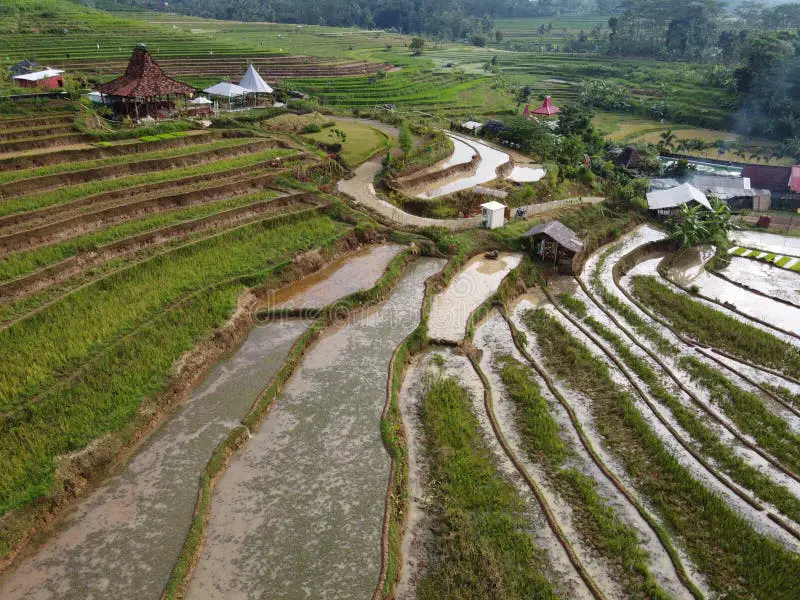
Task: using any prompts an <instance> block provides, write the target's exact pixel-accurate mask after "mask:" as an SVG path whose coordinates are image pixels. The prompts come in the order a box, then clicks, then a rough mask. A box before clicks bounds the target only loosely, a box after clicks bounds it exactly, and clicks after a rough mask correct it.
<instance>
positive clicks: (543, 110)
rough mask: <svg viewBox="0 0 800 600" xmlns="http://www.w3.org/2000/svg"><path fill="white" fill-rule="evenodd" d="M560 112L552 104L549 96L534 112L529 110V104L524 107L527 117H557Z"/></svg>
mask: <svg viewBox="0 0 800 600" xmlns="http://www.w3.org/2000/svg"><path fill="white" fill-rule="evenodd" d="M560 112H561V109H560V108H559V107H557V106H555V105H554V104H553V99H552V98H551V97H550V96H547V97H546V98H545V99H544V104H542V105H541V106H540V107H539V108H537V109H536V110H531V107H530V105H529V104H526V105H525V116H526V117H529V116H531V115H557V114H558V113H560Z"/></svg>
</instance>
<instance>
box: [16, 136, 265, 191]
mask: <svg viewBox="0 0 800 600" xmlns="http://www.w3.org/2000/svg"><path fill="white" fill-rule="evenodd" d="M254 141H257V140H256V139H253V138H230V139H222V140H216V141H213V142H208V143H202V144H190V145H187V146H181V147H178V148H170V149H168V150H158V151H153V152H141V153H132V154H130V155H125V156H112V157H109V158H99V159H95V160H87V161H80V162H78V161H75V162H61V163H56V164H53V165H48V166H45V167H34V168H30V169H19V170H17V171H5V172H2V173H0V184H3V183H11V182H14V181H19V180H20V179H28V178H30V177H42V176H45V175H57V174H61V173H71V172H74V171H82V170H84V169H91V168H94V167H108V166H113V165H119V164H124V163H128V162H131V161H132V160H136V161H142V160H149V159H155V158H174V157H177V156H190V155H192V154H195V153H197V152H203V151H206V150H218V149H221V148H231V147H234V146H243V145H245V144H248V143H251V142H254Z"/></svg>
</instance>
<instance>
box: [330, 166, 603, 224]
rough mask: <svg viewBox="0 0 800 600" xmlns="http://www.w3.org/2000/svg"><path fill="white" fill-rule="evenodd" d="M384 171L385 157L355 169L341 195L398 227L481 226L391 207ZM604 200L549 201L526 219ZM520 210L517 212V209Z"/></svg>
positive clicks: (533, 208)
mask: <svg viewBox="0 0 800 600" xmlns="http://www.w3.org/2000/svg"><path fill="white" fill-rule="evenodd" d="M380 170H381V158H380V157H375V158H373V159H372V160H368V161H367V162H365V163H364V164H362V165H361V166H360V167H358V168H357V169H356V170H355V175H354V176H353V177H352V178H351V179H342V180H341V181H339V184H338V185H337V189H338V190H339V192H341V193H343V194H346V195H348V196H349V197H350V198H352V199H353V200H354V201H355V202H356V203H357V204H360V205H362V206H365V207H367V208H369V209H371V210H373V211H375V212H377V213H378V214H380V215H381V216H383V217H384V218H386V219H389V220H391V221H393V222H394V223H397V224H398V225H406V226H412V227H434V226H435V227H446V228H448V229H452V230H453V231H461V230H464V229H473V228H475V227H480V225H481V222H482V220H483V219H482V218H481V217H480V216H477V217H467V218H465V219H429V218H427V217H419V216H417V215H412V214H410V213H407V212H404V211H402V210H400V209H399V208H397V207H396V206H394V205H393V204H390V203H389V202H387V201H386V200H383V199H382V198H380V197H378V194H377V193H376V192H375V186H374V185H373V181H375V176H376V175H377V174H378V173H379V172H380ZM603 200H604V198H600V197H596V196H586V197H581V198H566V199H564V200H554V201H553V202H545V203H543V204H531V205H528V206H524V207H522V208H524V209H525V212H526V216H530V215H534V214H539V213H543V212H547V211H549V210H554V209H556V208H562V207H564V206H570V205H575V204H597V203H599V202H603ZM513 210H516V209H513Z"/></svg>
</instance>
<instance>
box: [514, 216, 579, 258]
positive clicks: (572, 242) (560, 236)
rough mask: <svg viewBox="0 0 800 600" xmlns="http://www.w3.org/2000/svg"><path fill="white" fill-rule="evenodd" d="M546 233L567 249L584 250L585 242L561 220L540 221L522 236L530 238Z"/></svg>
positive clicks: (576, 251)
mask: <svg viewBox="0 0 800 600" xmlns="http://www.w3.org/2000/svg"><path fill="white" fill-rule="evenodd" d="M539 234H544V235H546V236H547V237H549V238H551V239H554V240H555V241H556V242H558V243H559V244H560V245H562V246H564V248H566V249H567V250H571V251H572V252H575V253H578V252H582V251H583V242H582V241H581V239H580V238H579V237H578V236H577V234H576V233H575V232H574V231H572V229H570V228H569V227H567V226H566V225H564V224H563V223H562V222H561V221H548V222H547V223H540V224H539V225H536V226H535V227H532V228H531V229H529V230H528V231H527V232H525V233H524V234H523V235H522V237H523V238H530V237H533V236H535V235H539Z"/></svg>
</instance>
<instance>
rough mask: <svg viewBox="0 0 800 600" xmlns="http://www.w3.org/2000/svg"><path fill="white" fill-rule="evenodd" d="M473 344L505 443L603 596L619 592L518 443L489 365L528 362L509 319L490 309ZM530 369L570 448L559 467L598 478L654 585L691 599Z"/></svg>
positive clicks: (660, 548) (639, 520)
mask: <svg viewBox="0 0 800 600" xmlns="http://www.w3.org/2000/svg"><path fill="white" fill-rule="evenodd" d="M475 344H476V346H477V347H478V348H480V349H481V350H483V351H484V355H483V358H482V360H481V366H482V368H483V370H484V372H485V373H486V374H487V376H488V377H489V380H490V382H491V384H492V389H493V395H494V401H495V412H496V414H497V418H498V421H499V422H500V425H501V427H502V429H503V431H504V433H505V435H506V437H507V439H508V441H509V443H510V444H511V445H512V447H513V448H514V449H515V452H516V454H517V456H518V457H519V458H520V459H521V461H522V462H523V464H525V466H526V468H527V470H528V471H529V472H530V473H531V474H533V475H534V478H535V479H536V480H537V481H539V483H540V485H542V488H543V491H544V493H545V494H546V496H548V499H549V500H548V502H549V504H550V507H551V508H552V509H553V511H554V512H555V514H556V516H557V518H558V519H559V522H560V524H561V526H562V528H563V530H564V532H565V534H566V535H567V536H568V537H569V539H570V541H571V542H572V543H573V546H574V547H575V549H576V551H577V552H578V555H579V556H580V558H581V560H582V562H583V564H584V565H585V566H586V567H587V569H588V570H589V571H590V573H591V574H592V577H593V579H594V580H595V581H596V582H597V583H598V584H599V585H600V587H601V588H602V589H603V590H604V592H605V593H606V595H607V596H608V597H610V598H611V597H624V592H623V591H622V590H621V589H619V586H618V585H617V583H616V582H615V581H614V580H613V578H614V575H613V569H611V568H610V567H609V565H608V564H607V563H606V560H605V559H604V558H603V557H600V556H597V555H596V554H595V551H594V550H593V549H591V548H589V547H587V546H585V545H584V544H583V542H582V539H581V536H580V534H579V533H578V532H577V531H576V530H575V529H574V527H573V525H572V523H571V522H572V510H571V509H570V507H569V504H568V503H567V502H565V501H564V500H563V499H562V498H560V497H559V496H558V494H557V492H555V490H554V489H552V488H551V486H550V483H549V479H548V477H547V475H546V474H545V472H544V470H543V469H541V468H539V467H538V466H536V465H534V464H532V463H531V462H530V460H529V458H528V456H527V454H526V453H525V451H524V450H522V448H521V439H520V436H519V432H518V430H517V426H516V425H515V424H514V423H515V415H516V410H515V408H514V405H513V403H512V402H511V400H510V399H509V398H507V396H506V392H505V386H504V385H503V382H502V380H501V378H500V376H499V373H498V372H497V371H496V370H495V368H494V361H495V360H496V358H497V357H499V356H502V355H503V354H507V355H511V356H513V357H514V358H515V359H516V360H518V361H520V362H521V363H523V364H527V362H526V361H525V359H524V358H523V357H522V356H521V355H520V354H519V352H518V351H517V350H516V347H515V346H514V343H513V341H512V339H511V332H510V330H509V329H508V325H507V324H506V322H505V320H504V319H503V318H502V317H501V316H500V315H499V314H498V313H496V312H493V313H492V314H491V315H490V317H489V318H488V319H487V320H486V322H485V323H484V324H483V325H482V326H481V327H480V328H479V329H478V331H477V332H476V334H475ZM531 372H532V373H534V376H535V377H536V380H537V382H538V383H539V386H540V390H541V393H542V396H543V397H544V398H545V399H546V400H547V403H548V405H549V406H550V411H551V414H552V415H553V417H554V418H555V419H556V421H557V422H558V423H559V425H560V426H561V433H560V435H561V437H562V438H564V439H565V440H567V441H568V442H569V443H570V444H571V446H572V449H573V451H574V452H575V455H574V456H573V458H572V459H570V460H569V461H568V463H567V464H565V465H564V468H574V469H577V470H579V471H580V472H581V473H583V474H584V475H585V476H587V477H590V478H592V479H593V480H594V481H595V483H596V484H597V491H598V493H599V494H600V495H601V496H602V497H603V499H604V501H605V502H606V504H607V505H608V506H610V507H612V508H613V509H614V511H615V513H616V515H617V516H618V518H620V519H621V520H622V521H623V522H625V523H626V524H627V525H628V526H631V527H633V528H634V529H635V530H636V532H637V534H638V537H639V543H640V547H641V548H642V549H643V550H645V551H646V552H647V553H648V555H649V561H648V562H649V566H650V569H651V572H652V573H653V576H654V577H655V578H656V580H657V581H658V583H659V585H660V586H661V587H662V588H663V589H664V590H666V591H668V592H669V593H670V594H671V596H672V597H673V598H684V599H686V600H691V598H692V596H691V594H690V593H689V591H688V589H687V588H686V587H684V586H683V584H682V583H681V582H680V580H679V578H678V575H677V573H676V571H675V568H674V566H673V565H672V562H671V561H670V558H669V555H668V554H667V553H666V551H665V550H664V548H663V546H662V545H661V543H660V542H659V540H658V538H657V537H656V535H655V533H654V532H653V530H652V529H651V528H650V526H649V525H648V524H647V523H646V522H645V521H644V519H642V517H641V515H640V514H639V513H638V512H637V510H636V508H635V507H634V506H633V505H632V504H630V503H629V502H628V501H627V499H625V497H624V496H622V495H621V494H620V493H619V491H618V490H617V489H616V488H615V487H614V485H613V484H612V483H611V482H610V481H609V480H608V479H607V478H606V477H605V475H604V474H603V473H602V472H601V471H600V469H599V468H598V467H597V465H595V463H594V462H592V461H591V459H590V458H589V456H588V455H587V454H586V453H585V451H584V450H583V447H582V446H581V443H580V440H579V438H578V436H577V434H576V433H575V431H574V429H573V428H572V426H571V424H570V423H569V417H568V415H567V414H566V412H565V411H564V409H563V407H561V405H560V404H559V403H558V401H557V400H556V399H555V397H553V396H552V394H550V392H549V391H548V389H547V387H546V385H545V383H544V381H542V380H541V379H539V377H538V376H537V375H536V374H535V371H533V368H532V367H531Z"/></svg>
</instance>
